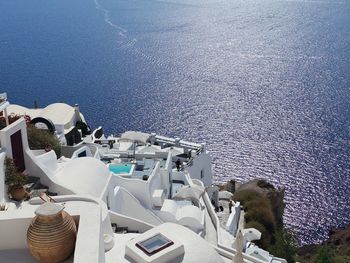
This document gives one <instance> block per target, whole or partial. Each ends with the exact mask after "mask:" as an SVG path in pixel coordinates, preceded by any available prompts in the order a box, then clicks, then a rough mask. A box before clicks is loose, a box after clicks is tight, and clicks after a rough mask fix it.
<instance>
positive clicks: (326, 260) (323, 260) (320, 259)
mask: <svg viewBox="0 0 350 263" xmlns="http://www.w3.org/2000/svg"><path fill="white" fill-rule="evenodd" d="M316 263H331V253H330V250H329V248H328V247H327V246H326V245H324V246H322V247H321V248H320V249H319V251H318V253H317V257H316Z"/></svg>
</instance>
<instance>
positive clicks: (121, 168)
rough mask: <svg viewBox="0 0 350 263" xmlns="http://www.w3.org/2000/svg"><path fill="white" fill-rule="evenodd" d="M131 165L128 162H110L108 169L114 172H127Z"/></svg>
mask: <svg viewBox="0 0 350 263" xmlns="http://www.w3.org/2000/svg"><path fill="white" fill-rule="evenodd" d="M132 167H133V165H132V164H130V163H111V164H110V165H108V168H109V170H110V171H111V172H112V173H115V174H129V173H130V171H131V169H132Z"/></svg>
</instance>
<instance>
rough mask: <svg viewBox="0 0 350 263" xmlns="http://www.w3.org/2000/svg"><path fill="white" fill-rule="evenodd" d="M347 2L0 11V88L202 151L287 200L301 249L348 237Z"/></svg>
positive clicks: (19, 6) (107, 2)
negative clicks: (76, 107)
mask: <svg viewBox="0 0 350 263" xmlns="http://www.w3.org/2000/svg"><path fill="white" fill-rule="evenodd" d="M349 25H350V2H349V0H344V1H342V0H339V1H302V0H300V1H298V0H289V1H282V0H281V1H279V0H276V1H275V0H251V1H250V0H244V1H243V0H242V1H241V0H227V1H224V0H223V1H214V0H212V1H208V0H197V1H196V0H186V1H185V0H182V1H177V0H173V1H152V0H149V1H147V0H143V1H142V0H137V1H133V0H128V1H119V0H95V1H94V0H32V1H24V0H1V1H0V32H1V34H0V87H1V89H3V90H7V92H8V93H9V98H10V100H11V102H13V103H19V104H24V105H27V106H32V105H33V101H34V99H37V100H38V101H39V104H40V105H41V106H44V105H47V104H49V103H52V102H57V101H63V102H67V103H70V104H74V103H79V104H80V107H81V110H82V112H83V113H84V114H85V116H86V117H87V119H88V121H89V122H90V124H91V125H92V126H93V127H97V126H99V125H103V126H104V128H105V131H107V133H114V134H118V133H121V132H123V131H125V130H141V131H145V132H156V133H158V134H163V135H169V136H179V137H181V138H186V139H189V140H194V141H198V142H206V143H207V146H208V149H210V150H211V153H212V156H213V168H214V172H215V177H214V180H215V181H216V182H225V181H228V180H230V179H235V180H238V181H242V182H243V181H247V180H249V179H251V178H256V177H260V178H266V179H268V180H269V181H271V182H273V183H274V184H275V185H277V186H279V187H285V188H286V198H285V200H286V203H287V206H286V211H285V218H284V219H285V223H286V224H287V225H288V226H289V227H294V228H295V230H296V232H297V233H298V237H299V239H300V241H301V242H302V243H311V242H320V241H321V240H323V239H324V238H325V237H326V236H327V233H328V230H329V228H330V227H336V226H343V225H346V224H349V223H350V219H349V214H350V200H349V192H350V157H349V153H350V144H349V143H350V140H349V138H350V136H349V132H350V105H349V103H350V99H349V95H350V88H349V87H350V85H349V84H350V26H349Z"/></svg>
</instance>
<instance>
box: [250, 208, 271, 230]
mask: <svg viewBox="0 0 350 263" xmlns="http://www.w3.org/2000/svg"><path fill="white" fill-rule="evenodd" d="M245 220H246V222H250V221H258V222H259V223H260V224H262V225H263V226H264V227H265V228H266V230H267V231H269V232H270V233H273V232H274V231H275V229H276V223H275V219H274V217H273V214H272V212H271V209H268V208H266V207H250V208H249V209H248V210H247V212H246V214H245Z"/></svg>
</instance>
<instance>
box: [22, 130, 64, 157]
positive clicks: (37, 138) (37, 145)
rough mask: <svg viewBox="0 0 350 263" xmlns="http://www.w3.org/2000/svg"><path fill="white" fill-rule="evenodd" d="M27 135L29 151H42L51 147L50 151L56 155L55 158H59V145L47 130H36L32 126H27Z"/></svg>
mask: <svg viewBox="0 0 350 263" xmlns="http://www.w3.org/2000/svg"><path fill="white" fill-rule="evenodd" d="M27 133H28V143H29V148H30V149H32V150H42V149H45V148H46V147H47V145H51V147H52V150H54V151H55V153H56V155H57V158H59V157H61V145H60V142H59V140H58V139H57V137H56V136H55V135H54V134H51V133H50V132H49V131H48V130H44V129H37V128H35V126H33V125H28V127H27Z"/></svg>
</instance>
